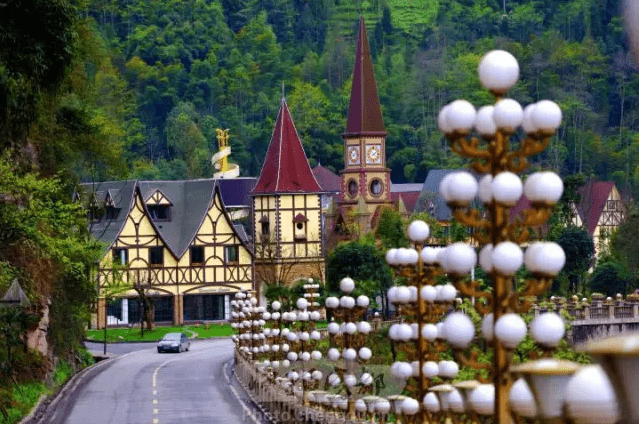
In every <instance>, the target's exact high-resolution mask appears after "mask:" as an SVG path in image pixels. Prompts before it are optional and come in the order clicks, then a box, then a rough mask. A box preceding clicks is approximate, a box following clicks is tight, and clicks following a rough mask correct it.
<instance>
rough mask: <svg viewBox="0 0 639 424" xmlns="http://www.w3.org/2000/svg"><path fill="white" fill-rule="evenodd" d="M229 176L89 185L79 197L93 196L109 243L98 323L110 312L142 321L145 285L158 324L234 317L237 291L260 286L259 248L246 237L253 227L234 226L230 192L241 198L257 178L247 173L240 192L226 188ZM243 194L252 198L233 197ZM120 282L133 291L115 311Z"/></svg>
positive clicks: (101, 233) (121, 296)
mask: <svg viewBox="0 0 639 424" xmlns="http://www.w3.org/2000/svg"><path fill="white" fill-rule="evenodd" d="M226 181H227V180H219V181H217V180H213V179H204V180H191V181H115V182H103V183H95V184H85V185H83V186H82V187H81V191H82V192H83V194H79V196H78V197H79V198H81V199H82V198H83V199H90V205H91V206H90V211H91V222H90V230H91V233H92V234H93V236H94V237H95V238H96V239H98V240H100V241H102V242H103V243H104V244H105V250H104V254H103V256H102V259H101V260H100V262H99V265H98V269H97V275H96V280H97V284H98V289H99V291H100V294H99V297H98V305H97V306H98V308H97V316H96V325H97V326H98V327H101V326H102V325H104V322H105V314H106V315H107V316H108V317H109V320H110V321H111V322H110V323H111V324H114V323H115V324H130V323H133V322H138V321H140V318H141V310H140V304H139V302H138V298H139V290H140V289H142V290H145V293H146V295H147V296H150V297H152V298H153V300H154V305H155V320H156V321H157V322H172V323H173V324H175V325H180V324H182V323H184V322H189V321H203V320H225V319H228V316H229V313H230V309H229V301H230V296H231V295H232V294H233V293H235V292H237V291H238V290H249V289H253V271H252V264H253V252H252V250H251V249H250V248H249V246H248V244H247V240H246V239H245V237H242V235H243V234H245V232H243V231H242V230H241V229H239V228H236V226H234V225H233V222H232V221H231V218H230V216H229V213H228V211H227V208H226V207H225V204H224V201H223V196H222V192H223V191H224V192H225V193H226V194H227V195H226V197H227V198H228V199H229V200H230V201H231V202H232V203H235V204H236V205H237V204H241V203H242V202H246V200H247V199H246V195H247V194H248V192H250V190H251V188H252V186H253V185H254V183H255V181H254V179H245V180H244V187H243V190H239V191H238V190H237V187H236V186H237V184H239V183H238V181H234V182H233V187H232V188H231V190H223V187H224V185H225V184H226ZM228 181H233V180H228ZM242 195H243V196H244V197H245V199H244V200H241V199H233V198H234V197H238V196H240V197H241V196H242ZM118 284H119V285H120V286H124V287H125V288H127V290H126V291H124V292H122V293H118V299H117V300H115V301H113V302H111V303H109V305H108V310H107V302H106V298H105V295H106V294H107V293H112V292H113V288H114V287H115V286H116V285H118ZM136 289H138V290H137V291H136ZM108 297H110V296H108ZM107 322H108V321H107Z"/></svg>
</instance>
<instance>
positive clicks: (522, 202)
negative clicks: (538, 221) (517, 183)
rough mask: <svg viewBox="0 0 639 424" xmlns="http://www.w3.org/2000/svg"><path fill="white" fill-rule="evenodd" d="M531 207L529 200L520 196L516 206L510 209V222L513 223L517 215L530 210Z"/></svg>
mask: <svg viewBox="0 0 639 424" xmlns="http://www.w3.org/2000/svg"><path fill="white" fill-rule="evenodd" d="M531 207H532V203H531V202H530V199H528V198H527V197H526V196H524V195H523V194H522V195H521V197H520V198H519V201H518V202H517V204H516V205H515V206H513V207H512V208H510V220H511V221H514V220H515V218H517V216H518V215H522V212H523V211H524V210H526V209H530V208H531ZM522 217H523V215H522Z"/></svg>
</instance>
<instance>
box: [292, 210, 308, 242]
mask: <svg viewBox="0 0 639 424" xmlns="http://www.w3.org/2000/svg"><path fill="white" fill-rule="evenodd" d="M307 222H308V218H306V217H305V216H304V215H302V214H301V213H298V214H297V215H295V218H293V225H294V226H295V230H294V231H295V236H294V237H295V240H305V239H306V223H307Z"/></svg>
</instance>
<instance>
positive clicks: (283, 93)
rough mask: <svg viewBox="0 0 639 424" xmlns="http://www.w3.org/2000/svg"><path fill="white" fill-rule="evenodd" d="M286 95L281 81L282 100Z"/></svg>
mask: <svg viewBox="0 0 639 424" xmlns="http://www.w3.org/2000/svg"><path fill="white" fill-rule="evenodd" d="M285 97H286V93H285V91H284V83H282V100H284V98H285Z"/></svg>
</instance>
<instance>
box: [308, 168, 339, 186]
mask: <svg viewBox="0 0 639 424" xmlns="http://www.w3.org/2000/svg"><path fill="white" fill-rule="evenodd" d="M312 171H313V175H314V176H315V179H316V180H317V182H318V183H319V185H320V187H322V190H324V191H331V192H340V191H342V181H341V179H340V177H339V175H337V174H335V173H334V172H332V171H331V170H330V169H327V168H324V167H323V166H322V165H317V166H316V167H315V168H313V169H312Z"/></svg>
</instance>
